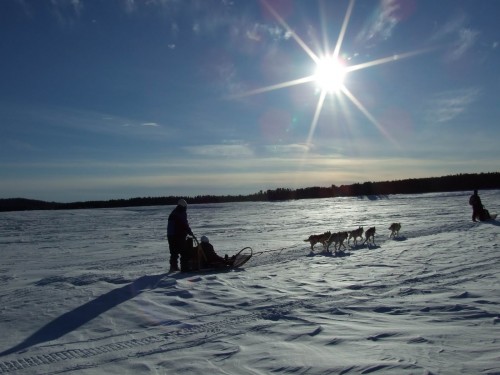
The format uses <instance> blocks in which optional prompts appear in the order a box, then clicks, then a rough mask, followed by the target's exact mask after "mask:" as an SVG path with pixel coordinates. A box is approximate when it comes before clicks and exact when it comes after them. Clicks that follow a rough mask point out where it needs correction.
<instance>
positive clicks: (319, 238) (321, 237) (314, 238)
mask: <svg viewBox="0 0 500 375" xmlns="http://www.w3.org/2000/svg"><path fill="white" fill-rule="evenodd" d="M330 235H331V233H330V231H328V232H325V233H323V234H311V235H310V236H309V238H308V239H306V240H304V241H305V242H309V243H310V244H311V251H314V249H313V247H314V245H316V244H317V243H320V244H323V248H325V247H326V244H327V242H328V239H329V238H330Z"/></svg>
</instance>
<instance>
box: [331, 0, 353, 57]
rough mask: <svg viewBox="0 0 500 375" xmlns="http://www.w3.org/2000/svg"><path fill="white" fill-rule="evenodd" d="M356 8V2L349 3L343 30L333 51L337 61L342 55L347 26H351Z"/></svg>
mask: <svg viewBox="0 0 500 375" xmlns="http://www.w3.org/2000/svg"><path fill="white" fill-rule="evenodd" d="M353 7H354V0H351V1H350V2H349V7H348V8H347V12H346V14H345V17H344V22H343V23H342V28H341V30H340V33H339V37H338V39H337V44H336V45H335V50H334V51H333V57H334V58H335V59H336V58H338V56H339V54H340V48H341V47H342V42H343V41H344V36H345V32H346V30H347V25H348V24H349V20H350V19H351V13H352V9H353Z"/></svg>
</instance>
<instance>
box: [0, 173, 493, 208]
mask: <svg viewBox="0 0 500 375" xmlns="http://www.w3.org/2000/svg"><path fill="white" fill-rule="evenodd" d="M474 189H479V190H485V189H500V172H490V173H477V174H457V175H450V176H443V177H428V178H410V179H404V180H395V181H382V182H364V183H355V184H351V185H341V186H336V185H332V186H329V187H318V186H314V187H307V188H299V189H289V188H277V189H269V190H265V191H263V190H260V191H259V192H257V193H254V194H248V195H197V196H194V197H185V196H182V197H179V196H167V197H142V198H130V199H112V200H107V201H85V202H72V203H58V202H46V201H41V200H33V199H26V198H9V199H0V212H2V211H25V210H69V209H83V208H118V207H139V206H162V205H175V204H177V201H178V200H179V198H184V199H186V201H187V202H188V203H189V204H202V203H224V202H259V201H260V202H262V201H283V200H295V199H313V198H333V197H353V196H386V195H390V194H422V193H440V192H452V191H466V190H470V191H472V190H474Z"/></svg>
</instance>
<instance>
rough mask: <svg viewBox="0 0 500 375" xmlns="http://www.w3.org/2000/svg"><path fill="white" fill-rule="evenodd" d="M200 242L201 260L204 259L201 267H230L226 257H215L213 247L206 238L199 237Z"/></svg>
mask: <svg viewBox="0 0 500 375" xmlns="http://www.w3.org/2000/svg"><path fill="white" fill-rule="evenodd" d="M200 240H201V242H200V246H201V248H202V250H203V258H204V259H203V260H204V262H203V267H205V268H210V267H214V268H223V267H227V266H229V265H230V261H229V259H228V257H227V255H226V256H225V258H223V257H221V256H219V255H217V253H216V252H215V250H214V247H213V246H212V244H211V243H210V241H209V240H208V237H207V236H201V239H200Z"/></svg>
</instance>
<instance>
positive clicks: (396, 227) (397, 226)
mask: <svg viewBox="0 0 500 375" xmlns="http://www.w3.org/2000/svg"><path fill="white" fill-rule="evenodd" d="M389 230H390V231H391V235H390V236H389V238H390V237H396V236H399V231H400V230H401V223H392V224H391V226H390V227H389Z"/></svg>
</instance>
